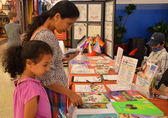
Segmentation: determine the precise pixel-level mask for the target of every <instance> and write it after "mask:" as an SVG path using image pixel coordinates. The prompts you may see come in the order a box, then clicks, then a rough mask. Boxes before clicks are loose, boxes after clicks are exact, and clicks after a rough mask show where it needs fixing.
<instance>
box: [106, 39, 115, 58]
mask: <svg viewBox="0 0 168 118" xmlns="http://www.w3.org/2000/svg"><path fill="white" fill-rule="evenodd" d="M105 45H106V46H105V48H106V54H107V55H109V56H111V57H112V56H113V44H112V42H110V41H107V40H106V41H105Z"/></svg>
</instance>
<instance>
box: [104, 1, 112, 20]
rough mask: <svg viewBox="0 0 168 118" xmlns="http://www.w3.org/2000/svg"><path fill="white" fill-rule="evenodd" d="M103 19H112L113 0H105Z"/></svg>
mask: <svg viewBox="0 0 168 118" xmlns="http://www.w3.org/2000/svg"><path fill="white" fill-rule="evenodd" d="M105 20H106V21H112V20H113V2H106V8H105Z"/></svg>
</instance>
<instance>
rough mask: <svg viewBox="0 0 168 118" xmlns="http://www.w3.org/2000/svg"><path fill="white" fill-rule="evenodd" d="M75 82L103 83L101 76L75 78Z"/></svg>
mask: <svg viewBox="0 0 168 118" xmlns="http://www.w3.org/2000/svg"><path fill="white" fill-rule="evenodd" d="M73 82H75V83H76V82H84V83H95V82H102V78H101V77H100V76H73Z"/></svg>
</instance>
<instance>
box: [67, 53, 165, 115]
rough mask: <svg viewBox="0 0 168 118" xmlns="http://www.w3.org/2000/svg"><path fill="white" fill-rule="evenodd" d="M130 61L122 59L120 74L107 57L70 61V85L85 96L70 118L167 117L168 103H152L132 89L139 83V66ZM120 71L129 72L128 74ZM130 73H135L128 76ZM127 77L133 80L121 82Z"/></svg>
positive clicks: (156, 100) (154, 100)
mask: <svg viewBox="0 0 168 118" xmlns="http://www.w3.org/2000/svg"><path fill="white" fill-rule="evenodd" d="M129 59H130V58H127V57H124V58H123V59H122V63H121V65H120V70H119V71H118V72H116V70H115V69H116V67H115V62H114V60H112V59H111V58H109V57H107V56H105V55H99V56H86V55H80V56H79V57H77V58H75V59H73V60H71V61H70V62H69V85H70V88H71V89H72V90H73V91H75V92H77V93H78V94H80V95H81V96H82V100H83V102H84V104H83V105H82V106H79V107H75V108H73V110H72V108H71V110H72V111H71V117H73V118H92V117H94V118H118V117H120V118H157V117H160V116H165V115H168V101H167V100H161V99H159V98H152V99H149V98H148V97H146V96H145V95H146V94H143V95H142V94H141V92H139V91H137V90H134V89H133V88H134V87H135V86H136V84H135V83H134V84H133V85H132V84H131V85H130V84H128V82H130V81H131V83H132V82H133V79H136V77H135V76H134V74H133V73H135V70H133V68H134V67H135V66H136V65H135V64H134V63H137V62H136V61H135V60H131V61H130V62H131V63H129V61H128V60H129ZM124 64H125V65H124ZM126 64H128V67H127V66H126ZM121 68H123V69H125V68H126V71H123V70H122V69H121ZM130 70H133V71H134V72H132V73H129V75H128V72H129V71H130ZM127 71H128V72H127ZM126 72H127V73H126ZM121 73H122V74H121ZM125 76H126V77H127V76H129V78H132V79H128V80H120V79H119V78H122V79H125V78H126V77H125ZM137 81H139V78H138V80H137ZM131 89H132V90H131ZM70 107H72V106H70Z"/></svg>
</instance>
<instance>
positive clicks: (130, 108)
mask: <svg viewBox="0 0 168 118" xmlns="http://www.w3.org/2000/svg"><path fill="white" fill-rule="evenodd" d="M112 105H113V107H114V108H115V109H116V111H117V112H118V113H126V114H135V115H153V116H155V115H156V116H163V112H162V111H161V110H159V109H158V108H157V107H156V106H155V105H153V104H152V103H151V102H149V101H124V102H112Z"/></svg>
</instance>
